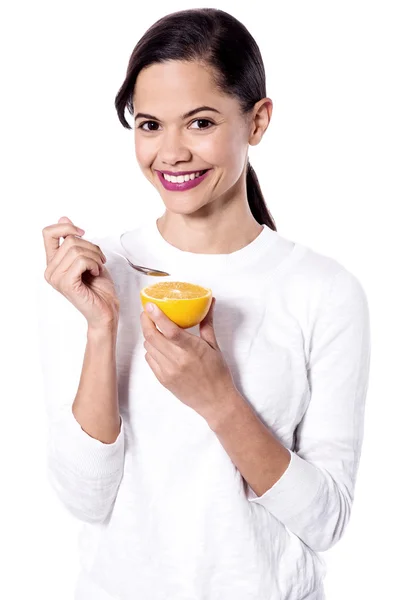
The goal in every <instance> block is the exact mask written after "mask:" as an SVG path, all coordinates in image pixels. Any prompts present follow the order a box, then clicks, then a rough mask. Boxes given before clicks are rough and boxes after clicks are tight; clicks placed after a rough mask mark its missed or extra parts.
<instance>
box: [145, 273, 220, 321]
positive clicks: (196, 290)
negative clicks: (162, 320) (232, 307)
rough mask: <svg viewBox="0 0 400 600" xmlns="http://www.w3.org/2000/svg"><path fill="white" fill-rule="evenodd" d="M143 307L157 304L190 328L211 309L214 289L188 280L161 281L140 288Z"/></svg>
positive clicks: (170, 317)
mask: <svg viewBox="0 0 400 600" xmlns="http://www.w3.org/2000/svg"><path fill="white" fill-rule="evenodd" d="M140 299H141V302H142V306H143V308H144V307H145V306H146V304H147V303H148V302H152V303H153V304H156V305H157V306H158V307H159V308H160V309H161V310H162V311H163V313H164V314H166V315H167V317H168V318H169V319H171V321H173V322H174V323H176V324H177V325H179V327H182V328H183V329H188V328H189V327H194V326H195V325H198V324H199V323H200V321H202V320H203V319H204V317H205V316H206V314H207V313H208V311H209V308H210V306H211V302H212V291H211V289H209V288H205V287H203V286H201V285H196V284H194V283H188V282H186V281H160V282H159V283H154V284H153V285H148V286H147V287H145V288H143V289H142V290H140Z"/></svg>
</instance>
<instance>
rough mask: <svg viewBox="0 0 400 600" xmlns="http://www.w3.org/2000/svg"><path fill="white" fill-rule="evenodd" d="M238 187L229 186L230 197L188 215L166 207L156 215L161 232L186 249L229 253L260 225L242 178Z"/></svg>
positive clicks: (250, 238)
mask: <svg viewBox="0 0 400 600" xmlns="http://www.w3.org/2000/svg"><path fill="white" fill-rule="evenodd" d="M238 183H239V182H238ZM240 188H241V189H240V191H239V190H238V189H237V188H236V190H233V189H232V190H231V197H230V198H225V199H222V198H220V199H219V200H214V201H213V202H212V203H210V204H208V205H205V206H203V207H202V209H201V210H199V211H196V212H195V213H192V214H189V215H185V214H177V213H173V212H171V211H169V210H166V211H165V213H164V214H163V216H162V217H160V218H159V219H157V227H158V230H159V232H160V234H161V235H162V237H163V238H164V239H165V240H166V241H167V242H168V243H169V244H171V245H172V246H175V247H176V248H178V249H179V250H183V251H185V252H194V253H199V254H230V253H231V252H236V251H237V250H240V249H241V248H244V247H245V246H247V245H248V244H250V243H251V242H252V241H253V240H255V239H256V237H257V236H258V235H259V234H260V233H261V231H262V230H263V226H262V225H260V224H259V223H258V222H257V221H256V220H255V218H254V217H253V214H252V212H251V210H250V207H249V203H248V200H247V194H246V191H245V182H243V185H242V186H240ZM232 192H233V194H232ZM235 196H236V197H235Z"/></svg>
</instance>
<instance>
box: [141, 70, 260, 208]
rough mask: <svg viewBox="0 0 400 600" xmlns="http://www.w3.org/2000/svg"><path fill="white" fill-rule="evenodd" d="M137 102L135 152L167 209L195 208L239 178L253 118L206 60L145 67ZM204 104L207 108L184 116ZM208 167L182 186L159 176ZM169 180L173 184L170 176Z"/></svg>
mask: <svg viewBox="0 0 400 600" xmlns="http://www.w3.org/2000/svg"><path fill="white" fill-rule="evenodd" d="M133 106H134V116H135V152H136V158H137V160H138V163H139V166H140V168H141V170H142V171H143V173H144V175H145V176H146V177H147V179H148V180H149V181H150V182H151V183H152V184H153V185H154V186H155V188H156V189H157V190H158V191H159V193H160V195H161V197H162V200H163V202H164V204H165V206H166V208H167V209H168V210H170V211H172V212H174V213H179V214H190V213H193V212H195V211H197V210H199V209H201V208H202V207H203V206H205V205H210V204H212V203H213V201H214V200H216V199H217V198H221V196H223V195H224V194H226V193H227V192H228V191H229V190H231V188H232V187H233V186H234V185H235V184H236V183H237V182H238V180H239V178H240V176H241V174H242V173H243V171H244V166H245V162H246V160H247V148H248V143H249V133H250V129H249V121H248V120H246V119H245V118H244V117H243V115H241V114H240V109H239V103H238V101H237V100H236V99H235V98H232V97H229V96H226V95H223V94H221V92H220V91H218V90H217V89H216V87H215V85H214V83H213V81H212V77H211V75H210V73H209V71H208V70H207V69H206V68H205V67H204V66H202V65H201V64H199V63H195V62H181V61H170V62H167V63H163V64H154V65H151V66H150V67H147V68H146V69H143V70H142V71H141V72H140V73H139V76H138V78H137V81H136V86H135V93H134V99H133ZM204 106H207V107H209V108H208V109H202V110H200V111H198V112H196V113H195V114H192V115H191V116H184V115H185V114H186V113H189V112H190V111H194V110H195V109H198V108H199V107H204ZM210 109H214V110H210ZM216 111H218V112H216ZM141 113H144V114H146V116H140V114H141ZM205 169H208V170H209V171H208V172H207V174H206V176H205V177H204V178H202V180H201V182H200V183H199V184H198V185H196V186H195V187H191V188H190V189H184V190H183V191H178V189H172V190H171V189H166V187H164V185H163V183H162V181H161V180H160V177H162V175H161V173H160V172H161V171H169V172H173V173H177V172H180V171H187V172H190V173H191V174H192V175H191V177H193V174H194V173H196V172H198V171H203V170H205ZM244 177H245V175H244ZM191 181H192V180H191ZM165 185H167V186H168V185H169V187H170V188H171V187H174V188H175V186H174V185H173V183H172V185H171V184H168V182H167V181H166V182H165ZM231 191H232V190H231ZM230 197H231V193H228V194H227V195H226V196H225V198H226V199H228V198H230ZM210 208H211V207H210Z"/></svg>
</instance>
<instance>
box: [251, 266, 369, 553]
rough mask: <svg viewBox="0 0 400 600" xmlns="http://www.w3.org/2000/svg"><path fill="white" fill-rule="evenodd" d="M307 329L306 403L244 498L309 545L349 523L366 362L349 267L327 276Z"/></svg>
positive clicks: (324, 544)
mask: <svg viewBox="0 0 400 600" xmlns="http://www.w3.org/2000/svg"><path fill="white" fill-rule="evenodd" d="M329 288H330V289H329V290H328V295H327V296H326V297H325V299H324V301H323V302H322V305H321V307H320V310H319V313H318V316H317V318H316V319H315V320H314V325H313V329H312V332H311V335H310V351H309V360H308V365H307V369H308V381H309V388H310V402H309V405H308V408H307V410H306V412H305V414H304V416H303V418H302V420H301V422H300V423H299V424H298V426H297V428H296V431H295V447H294V450H290V455H291V456H290V458H291V460H290V464H289V466H288V468H287V469H286V471H285V473H284V474H283V475H282V477H281V478H280V479H279V480H278V481H277V482H276V484H275V485H274V486H273V487H272V488H271V489H269V490H267V492H266V493H265V494H263V495H262V496H260V497H257V496H256V494H255V493H254V491H253V490H251V489H250V497H249V500H250V502H257V503H259V504H261V505H263V506H264V507H265V508H266V509H267V510H269V511H270V512H271V513H272V514H273V515H274V516H275V517H276V518H277V519H279V520H280V521H281V522H282V523H283V524H284V525H285V526H286V527H287V528H288V529H289V530H290V531H291V532H293V533H294V534H295V535H297V536H298V537H299V538H300V539H301V540H303V541H304V542H305V543H306V544H307V545H308V546H309V547H310V548H312V549H313V550H314V551H325V550H328V549H329V548H331V547H332V546H333V545H334V544H335V543H336V542H338V541H339V540H340V538H341V537H342V535H343V532H344V530H345V528H346V525H347V523H348V521H349V517H350V512H351V507H352V503H353V498H354V487H355V482H356V476H357V471H358V465H359V460H360V453H361V447H362V440H363V431H364V410H365V399H366V395H367V389H368V379H369V366H370V322H369V309H368V302H367V298H366V295H365V292H364V290H363V288H362V286H361V284H360V283H359V281H358V280H357V278H356V277H355V276H354V275H352V274H351V273H350V272H349V271H347V270H345V269H344V268H343V269H341V270H340V271H339V272H337V273H336V275H335V276H334V277H333V279H331V285H330V286H329Z"/></svg>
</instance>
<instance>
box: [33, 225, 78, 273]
mask: <svg viewBox="0 0 400 600" xmlns="http://www.w3.org/2000/svg"><path fill="white" fill-rule="evenodd" d="M82 231H83V229H80V228H79V227H75V225H73V224H72V223H57V224H56V225H48V226H47V227H45V228H44V229H42V234H43V240H44V249H45V252H46V264H47V265H48V264H49V262H50V261H51V259H52V258H53V256H54V254H55V253H56V252H57V250H58V249H59V247H60V238H61V237H64V238H65V237H66V236H67V235H74V236H78V237H80V236H81V235H83V234H82V233H80V232H82Z"/></svg>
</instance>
